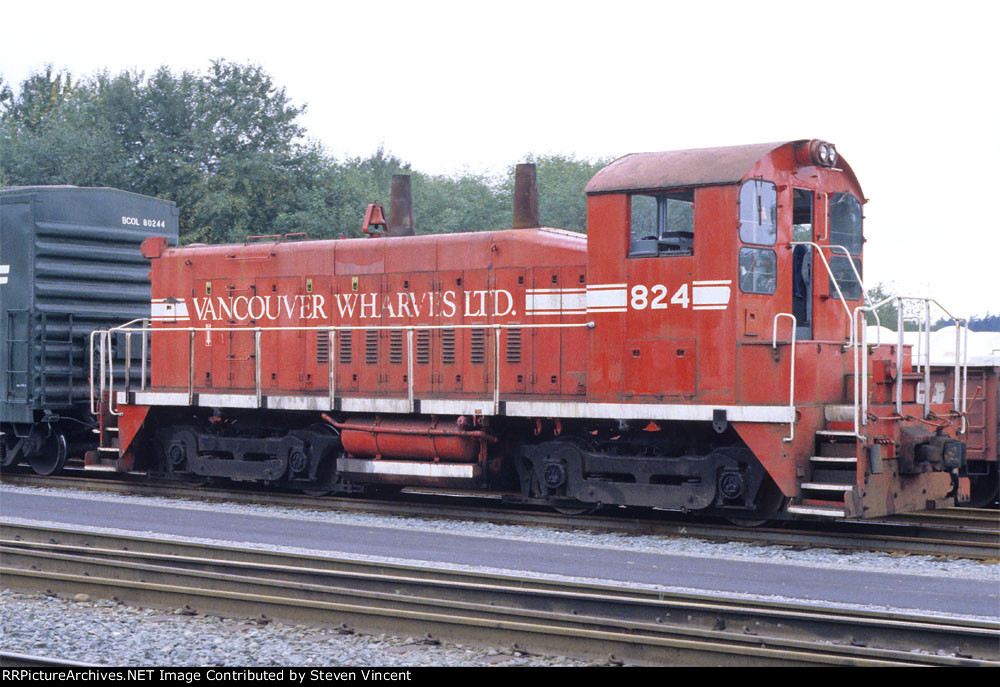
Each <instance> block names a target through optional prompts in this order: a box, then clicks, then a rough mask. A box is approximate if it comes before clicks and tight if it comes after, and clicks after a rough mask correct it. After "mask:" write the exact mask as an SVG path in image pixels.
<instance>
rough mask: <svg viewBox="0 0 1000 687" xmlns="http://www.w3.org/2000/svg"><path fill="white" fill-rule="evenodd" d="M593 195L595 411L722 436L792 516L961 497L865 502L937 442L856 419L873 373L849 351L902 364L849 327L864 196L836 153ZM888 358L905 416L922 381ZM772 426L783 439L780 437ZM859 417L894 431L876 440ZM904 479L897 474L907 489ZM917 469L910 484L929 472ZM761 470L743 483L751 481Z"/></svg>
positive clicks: (639, 173)
mask: <svg viewBox="0 0 1000 687" xmlns="http://www.w3.org/2000/svg"><path fill="white" fill-rule="evenodd" d="M586 191H587V194H588V242H589V244H588V254H589V261H588V292H587V295H588V313H595V321H596V322H597V327H596V329H595V331H594V332H593V333H592V335H591V341H590V356H589V360H590V366H589V368H588V381H589V385H590V392H591V394H592V395H593V396H595V397H596V398H600V399H602V400H607V401H611V400H615V401H619V402H621V401H624V402H629V403H641V404H645V405H647V406H649V407H650V408H651V409H653V408H655V409H656V412H657V414H658V417H664V416H666V417H668V418H671V419H677V420H679V421H685V420H701V421H702V424H706V423H707V422H708V421H709V419H711V421H712V423H713V426H714V427H715V428H716V431H718V432H720V433H722V432H723V431H724V430H725V428H727V427H731V428H732V430H734V431H735V434H736V435H737V436H735V437H734V436H732V435H729V436H728V438H726V437H725V435H724V436H723V437H720V441H722V442H723V443H725V441H727V440H728V441H732V442H733V444H734V445H739V446H745V447H747V448H748V449H749V450H750V451H751V452H752V453H753V455H754V456H755V459H756V461H757V462H758V463H759V464H760V466H762V467H763V470H764V471H765V472H766V473H767V475H768V477H769V478H770V479H772V480H773V481H774V485H775V486H776V487H777V489H778V490H779V491H780V492H781V494H782V497H783V498H784V499H785V501H786V504H787V505H788V510H791V511H793V512H796V509H798V511H797V512H801V513H806V514H811V515H834V516H838V517H842V516H844V515H859V516H860V515H874V514H877V513H883V512H892V511H893V510H896V509H898V508H912V507H923V505H924V503H925V502H929V501H934V500H935V499H940V498H944V497H945V495H946V494H947V493H949V492H950V493H954V488H955V486H956V485H955V484H954V482H955V479H953V477H949V476H948V475H947V474H941V473H942V471H941V470H940V469H939V470H937V472H938V474H937V475H928V476H927V477H926V478H918V479H912V480H904V481H905V482H906V484H907V486H906V487H904V488H903V489H902V490H900V489H896V490H892V489H887V488H885V487H874V488H871V489H864V488H862V487H861V485H863V484H866V483H869V484H870V483H872V482H879V481H880V480H882V478H881V477H879V476H878V475H880V474H881V472H880V471H881V470H882V469H883V466H882V465H881V459H882V458H883V457H886V456H890V455H893V456H894V455H895V454H896V452H897V451H898V452H899V453H900V454H902V453H906V454H907V455H911V454H913V453H914V451H916V452H917V453H921V452H922V451H923V452H924V453H926V451H925V449H927V448H928V447H929V446H931V445H932V444H933V442H934V441H938V442H940V441H944V439H941V438H938V439H934V440H932V439H930V438H929V437H928V436H927V434H928V432H927V431H926V430H920V431H919V432H918V431H912V432H911V431H902V430H903V429H904V425H905V422H901V420H902V418H903V417H904V416H905V412H901V410H902V408H903V400H902V398H900V401H899V402H898V403H897V408H896V409H895V411H893V409H892V408H883V409H882V411H884V412H882V411H880V412H881V413H882V414H881V415H880V414H879V413H865V412H864V411H862V410H861V409H860V407H859V406H861V405H862V403H861V400H860V396H862V395H863V396H864V397H865V403H867V400H868V398H869V396H870V395H869V394H868V393H867V380H868V378H869V375H870V373H869V372H868V371H866V370H863V369H862V366H864V368H867V365H868V361H867V358H866V357H865V358H864V359H863V362H861V360H862V357H861V356H860V355H858V354H857V352H858V349H859V348H864V349H865V354H866V355H867V353H868V352H871V353H872V354H873V355H875V356H883V357H888V356H889V355H894V354H895V353H896V349H895V348H893V349H891V350H890V348H889V347H888V346H883V347H882V348H881V350H879V349H876V348H873V347H864V346H859V338H860V332H859V331H858V330H856V329H855V326H854V324H852V323H853V322H857V321H858V319H857V318H858V316H859V308H862V307H864V306H865V305H866V302H867V303H868V304H869V305H870V302H868V301H866V300H865V294H864V289H863V286H862V282H861V274H862V248H863V244H864V240H865V239H864V236H863V227H862V220H863V216H862V204H863V202H864V200H863V199H864V195H863V192H862V190H861V186H860V184H859V183H858V180H857V178H856V177H855V175H854V173H853V171H852V170H851V168H850V166H849V165H848V164H847V162H846V161H844V160H843V159H842V158H840V157H839V156H838V154H837V152H836V149H835V148H834V147H833V146H832V145H831V144H829V143H826V142H823V141H819V140H815V139H814V140H798V141H789V142H784V143H772V144H761V145H750V146H736V147H729V148H710V149H700V150H685V151H673V152H665V153H638V154H632V155H627V156H625V157H622V158H619V159H618V160H616V161H614V162H613V163H611V164H610V165H609V166H608V167H606V168H604V169H603V170H601V171H600V172H598V174H597V175H595V176H594V178H593V179H592V180H591V182H590V183H589V184H588V186H587V189H586ZM611 256H613V257H611ZM602 325H606V326H602ZM898 348H900V351H899V361H900V364H899V365H898V367H899V368H900V369H899V370H898V372H899V373H903V374H899V375H898V376H899V379H898V380H896V379H895V377H894V378H893V379H891V380H886V384H887V385H888V386H892V388H894V389H895V388H896V386H899V387H900V390H901V391H902V390H903V389H905V392H904V393H903V394H902V395H903V396H905V397H906V398H907V399H908V400H910V401H911V402H916V401H917V396H918V394H919V392H918V391H917V389H916V387H917V384H916V383H915V379H914V378H915V377H916V374H915V373H914V372H913V368H912V364H911V362H910V360H909V359H905V360H904V358H903V353H904V352H903V350H902V348H903V347H901V346H900V347H898ZM905 354H906V355H907V356H908V355H909V350H908V349H907V350H906V351H905ZM796 362H797V363H798V365H797V366H796ZM907 376H908V377H907ZM894 384H895V386H893V385H894ZM852 385H853V388H852ZM862 385H863V386H864V387H865V389H866V390H865V391H859V390H857V389H858V388H859V387H860V386H862ZM904 385H905V386H904ZM852 392H853V396H854V398H853V399H852ZM876 392H877V393H881V394H882V396H883V397H885V396H886V394H887V392H886V390H885V389H882V390H881V391H879V390H878V389H876ZM873 398H874V397H873ZM780 399H788V402H787V404H786V405H785V407H784V408H781V407H780V403H781V401H780ZM852 401H853V403H852ZM665 407H666V408H665ZM671 407H672V408H673V410H669V409H667V408H671ZM781 411H785V412H786V419H785V421H784V422H786V423H787V424H786V425H785V426H784V429H786V430H787V431H788V435H787V436H782V433H781V432H780V431H778V430H779V429H780V428H781V423H780V422H779V421H777V420H776V418H777V417H779V416H780V415H781ZM932 412H938V413H949V412H950V413H952V417H951V419H950V420H948V421H943V422H938V423H937V424H936V425H935V427H936V428H937V432H938V434H941V433H947V432H954V431H955V430H956V428H957V426H958V425H959V424H960V423H956V422H955V418H956V417H957V416H958V401H957V397H956V404H955V408H954V409H951V408H947V407H941V408H940V409H938V410H937V411H931V409H930V408H929V407H925V408H924V413H923V414H924V416H925V417H929V416H930V414H931V413H932ZM868 415H872V417H873V418H874V417H875V416H878V417H880V418H881V417H883V416H884V417H893V421H894V422H897V423H898V426H894V427H891V428H890V427H888V426H883V427H881V428H880V429H883V430H885V434H884V435H881V436H879V437H877V438H873V437H872V436H871V435H870V434H869V432H870V431H871V425H869V428H868V429H867V430H866V428H864V427H863V425H865V424H868V421H869V418H868ZM914 415H916V414H914ZM852 416H853V417H852ZM852 419H853V420H854V422H853V423H852V422H851V420H852ZM911 420H912V416H911ZM872 421H873V422H875V423H880V422H883V421H882V420H877V421H876V420H872ZM852 430H853V431H852ZM676 431H678V432H679V433H683V431H686V429H685V428H684V427H682V426H681V425H677V430H676ZM931 434H933V432H932V433H931ZM918 436H919V438H916V437H918ZM879 442H880V443H879ZM889 445H892V448H886V447H887V446H889ZM873 456H875V459H873V458H872V457H873ZM859 457H860V460H859ZM866 458H867V463H866V462H865V459H866ZM903 463H905V461H903ZM903 463H900V464H899V465H897V466H895V467H894V470H899V471H902V472H908V473H916V472H918V471H917V470H915V469H906V468H904V467H901V466H902V465H903ZM928 465H929V463H928V464H925V466H924V468H922V469H921V470H922V471H923V472H924V473H930V472H934V470H933V469H932V468H930V467H928ZM756 470H757V465H756V464H754V465H750V466H747V469H746V472H745V474H744V476H743V477H744V479H745V480H747V481H749V480H750V475H751V474H752V473H754V472H755V471H756ZM897 474H898V473H897ZM924 482H933V483H934V485H933V487H932V488H930V489H926V487H927V484H925V483H924ZM886 483H888V482H886ZM883 489H885V490H883ZM889 491H891V492H892V493H891V494H890V493H888V492H889ZM900 491H903V492H905V495H901V494H900ZM932 493H933V494H934V496H933V497H931V496H930V494H932ZM924 496H927V498H926V499H924V498H923V497H924ZM904 504H905V505H904ZM716 505H719V502H718V501H717V502H716Z"/></svg>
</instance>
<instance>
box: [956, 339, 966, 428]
mask: <svg viewBox="0 0 1000 687" xmlns="http://www.w3.org/2000/svg"><path fill="white" fill-rule="evenodd" d="M955 355H956V356H957V355H958V351H956V352H955ZM968 400H969V321H968V320H965V334H964V335H963V340H962V431H961V432H960V434H965V432H966V430H967V429H968V425H967V422H966V418H965V411H966V403H967V402H968Z"/></svg>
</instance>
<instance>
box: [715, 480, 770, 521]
mask: <svg viewBox="0 0 1000 687" xmlns="http://www.w3.org/2000/svg"><path fill="white" fill-rule="evenodd" d="M784 505H785V497H784V495H783V494H782V493H781V491H780V490H779V489H778V486H777V485H776V484H775V483H774V481H773V480H771V479H770V478H768V479H767V480H766V482H765V484H763V485H762V486H761V492H760V495H759V496H758V497H757V509H756V510H746V511H736V513H738V515H737V514H734V515H727V516H725V519H726V520H728V521H729V522H731V523H733V524H734V525H736V526H737V527H760V526H762V525H766V524H768V523H771V522H774V518H772V517H771V516H772V515H774V514H777V513H778V512H779V511H780V510H781V509H782V507H783V506H784Z"/></svg>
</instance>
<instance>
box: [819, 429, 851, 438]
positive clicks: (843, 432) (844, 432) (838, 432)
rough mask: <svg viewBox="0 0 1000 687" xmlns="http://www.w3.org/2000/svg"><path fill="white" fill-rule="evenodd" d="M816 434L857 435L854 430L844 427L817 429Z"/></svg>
mask: <svg viewBox="0 0 1000 687" xmlns="http://www.w3.org/2000/svg"><path fill="white" fill-rule="evenodd" d="M816 434H817V435H819V436H822V437H856V436H857V435H856V434H855V433H854V432H849V431H847V430H844V429H817V430H816Z"/></svg>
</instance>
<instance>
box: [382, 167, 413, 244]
mask: <svg viewBox="0 0 1000 687" xmlns="http://www.w3.org/2000/svg"><path fill="white" fill-rule="evenodd" d="M414 233H415V232H414V231H413V191H412V190H411V188H410V175H409V174H393V175H392V190H391V191H390V192H389V225H388V227H387V229H386V236H413V235H414Z"/></svg>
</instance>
